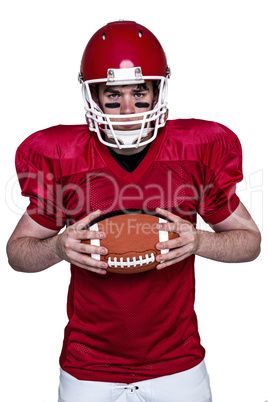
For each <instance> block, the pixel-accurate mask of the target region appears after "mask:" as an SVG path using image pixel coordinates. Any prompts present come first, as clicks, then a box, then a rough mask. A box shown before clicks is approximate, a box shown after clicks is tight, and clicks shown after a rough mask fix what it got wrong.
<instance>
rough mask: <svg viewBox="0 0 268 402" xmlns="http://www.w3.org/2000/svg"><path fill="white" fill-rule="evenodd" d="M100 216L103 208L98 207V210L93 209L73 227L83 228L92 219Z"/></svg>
mask: <svg viewBox="0 0 268 402" xmlns="http://www.w3.org/2000/svg"><path fill="white" fill-rule="evenodd" d="M99 216H101V210H100V209H97V210H96V211H93V212H91V213H90V214H88V215H87V216H85V217H84V218H82V219H80V220H79V221H78V222H75V223H74V224H73V225H72V226H71V227H72V228H73V229H78V230H83V229H84V228H85V227H86V226H87V225H88V224H89V223H90V222H91V221H93V220H94V219H96V218H98V217H99Z"/></svg>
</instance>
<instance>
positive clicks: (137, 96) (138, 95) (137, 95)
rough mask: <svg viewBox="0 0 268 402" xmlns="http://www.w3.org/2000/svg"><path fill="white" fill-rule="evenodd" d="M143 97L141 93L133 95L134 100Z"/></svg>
mask: <svg viewBox="0 0 268 402" xmlns="http://www.w3.org/2000/svg"><path fill="white" fill-rule="evenodd" d="M143 96H144V94H143V93H136V94H135V98H138V99H140V98H142V97H143Z"/></svg>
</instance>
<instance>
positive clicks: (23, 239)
mask: <svg viewBox="0 0 268 402" xmlns="http://www.w3.org/2000/svg"><path fill="white" fill-rule="evenodd" d="M100 214H101V212H100V211H96V212H93V213H92V214H89V215H88V216H87V217H86V218H84V219H82V220H80V221H78V222H76V223H75V224H74V225H72V226H70V227H68V228H67V229H65V230H64V231H63V232H62V233H61V234H58V232H57V231H55V230H51V229H47V228H45V227H43V226H41V225H39V224H38V223H36V222H35V221H34V220H33V219H32V218H31V217H30V216H29V215H28V214H27V212H26V213H25V214H24V215H23V216H22V218H21V219H20V221H19V223H18V225H17V226H16V228H15V230H14V232H13V234H12V235H11V237H10V239H9V241H8V243H7V255H8V259H9V264H10V265H11V267H12V268H13V269H15V270H16V271H21V272H39V271H43V270H45V269H47V268H49V267H51V266H53V265H55V264H57V263H58V262H60V261H62V260H66V261H68V262H70V263H73V264H75V265H76V266H78V267H80V268H84V269H87V270H90V271H93V272H97V273H105V272H106V271H105V268H107V264H106V263H103V262H101V261H97V260H95V259H93V258H91V257H89V255H88V254H91V253H97V254H106V253H107V250H106V249H104V248H101V247H97V246H91V245H89V244H83V243H81V240H85V239H93V238H102V237H104V236H105V234H104V233H102V232H95V231H94V232H93V231H90V230H82V229H83V228H84V227H85V226H86V225H87V224H88V223H90V222H91V221H92V220H93V219H95V218H96V217H97V216H99V215H100Z"/></svg>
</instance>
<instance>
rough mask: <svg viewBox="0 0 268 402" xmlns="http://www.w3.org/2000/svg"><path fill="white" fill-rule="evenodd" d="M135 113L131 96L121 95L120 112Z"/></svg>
mask: <svg viewBox="0 0 268 402" xmlns="http://www.w3.org/2000/svg"><path fill="white" fill-rule="evenodd" d="M133 113H135V108H134V101H133V99H132V97H131V96H123V99H122V100H121V105H120V114H133Z"/></svg>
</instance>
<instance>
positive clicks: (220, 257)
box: [196, 229, 260, 263]
mask: <svg viewBox="0 0 268 402" xmlns="http://www.w3.org/2000/svg"><path fill="white" fill-rule="evenodd" d="M198 232H199V249H198V251H197V252H196V255H199V256H201V257H205V258H209V259H211V260H215V261H221V262H229V263H236V262H247V261H252V260H254V259H255V258H257V257H258V255H259V253H260V233H259V232H257V231H254V230H246V229H238V230H229V231H224V232H218V233H215V232H207V231H198Z"/></svg>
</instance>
